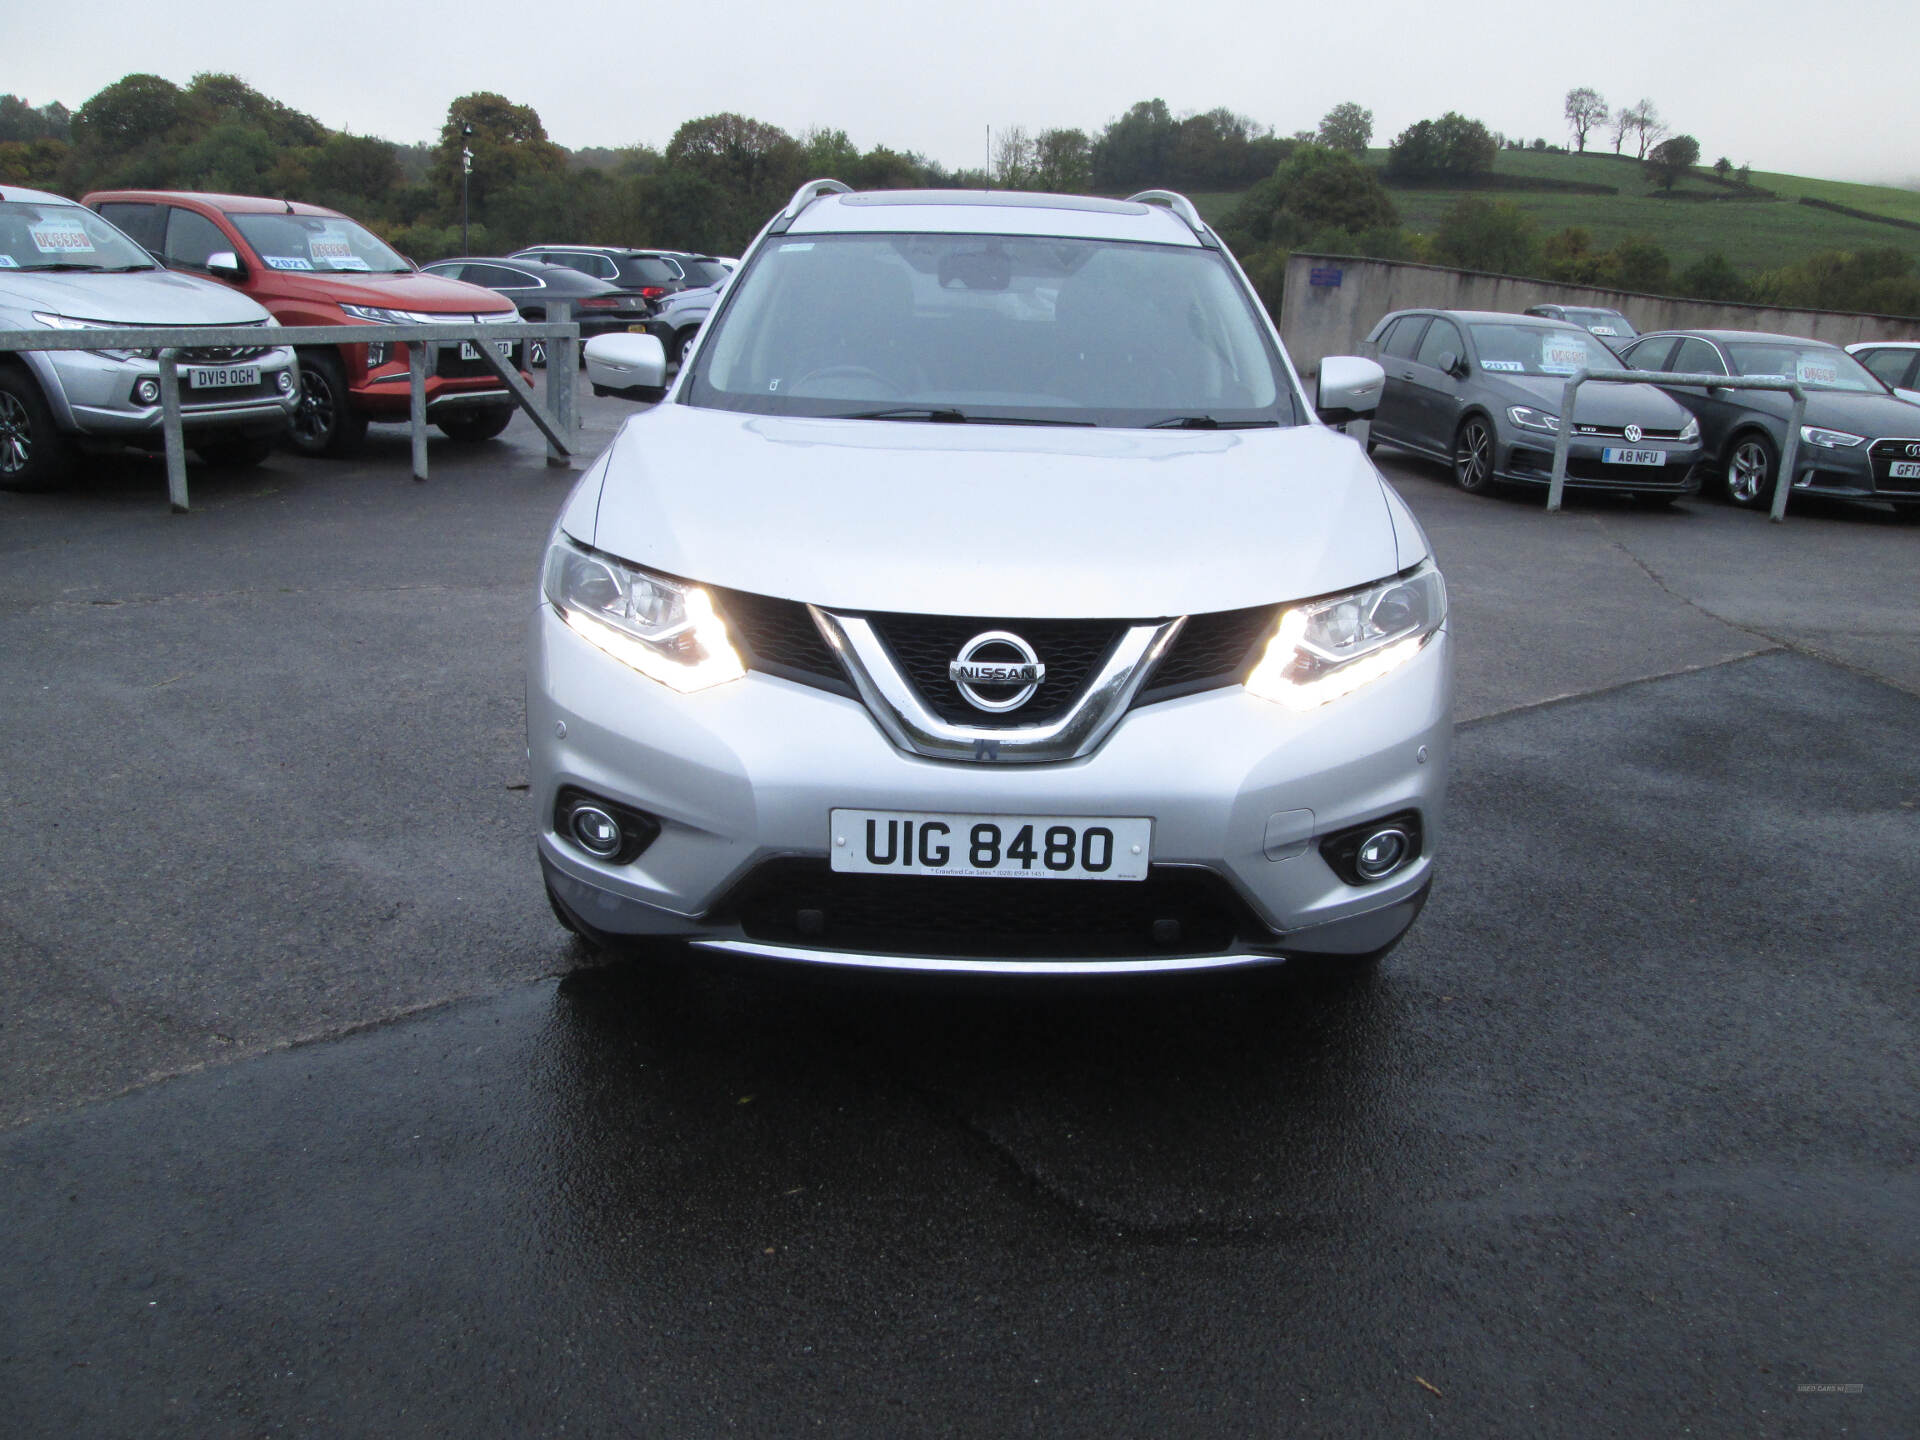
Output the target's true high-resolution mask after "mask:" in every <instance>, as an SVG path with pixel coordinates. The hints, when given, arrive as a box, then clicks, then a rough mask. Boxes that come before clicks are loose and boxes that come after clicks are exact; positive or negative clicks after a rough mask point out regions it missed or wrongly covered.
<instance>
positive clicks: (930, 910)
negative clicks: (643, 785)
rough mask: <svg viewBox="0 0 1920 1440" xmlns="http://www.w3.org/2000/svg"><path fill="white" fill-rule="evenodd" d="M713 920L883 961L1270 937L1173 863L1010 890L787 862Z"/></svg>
mask: <svg viewBox="0 0 1920 1440" xmlns="http://www.w3.org/2000/svg"><path fill="white" fill-rule="evenodd" d="M714 915H715V918H718V919H722V920H727V921H736V922H737V923H738V924H739V925H740V927H741V929H742V931H743V932H744V933H745V934H746V936H747V937H748V938H749V939H753V940H764V941H768V942H770V943H776V944H788V945H804V946H817V947H822V948H834V949H841V950H860V951H869V952H873V953H877V954H888V955H919V956H1004V957H1010V958H1046V957H1051V958H1058V959H1086V960H1096V959H1101V958H1105V957H1118V956H1137V955H1153V954H1166V955H1209V954H1215V953H1217V952H1219V951H1223V950H1226V949H1228V948H1230V947H1231V946H1232V945H1233V944H1234V942H1235V941H1236V940H1237V939H1240V938H1242V937H1243V936H1244V937H1248V938H1252V939H1254V940H1256V941H1260V940H1264V941H1265V942H1267V943H1271V942H1272V940H1273V938H1274V937H1273V935H1272V933H1271V932H1270V931H1268V930H1267V929H1266V928H1265V927H1264V926H1262V925H1261V924H1260V923H1259V921H1258V919H1257V918H1256V917H1255V916H1254V915H1253V913H1252V911H1251V910H1249V909H1248V907H1247V905H1246V902H1245V901H1243V900H1242V899H1240V897H1239V896H1238V895H1237V894H1235V892H1234V890H1233V888H1232V887H1231V886H1229V885H1228V884H1227V883H1226V881H1225V880H1223V879H1222V878H1221V877H1220V876H1219V875H1217V874H1215V873H1214V872H1213V871H1211V870H1204V869H1198V868H1192V867H1186V866H1172V865H1156V866H1154V867H1152V869H1150V870H1149V871H1148V873H1147V878H1146V879H1145V880H1139V881H1128V880H1114V881H1108V880H1012V879H998V878H977V877H967V876H944V875H848V874H841V873H838V872H836V871H834V870H833V869H832V868H831V867H830V866H829V865H828V863H827V862H826V861H825V860H816V859H803V858H797V857H795V858H786V859H780V860H769V861H766V862H765V863H763V864H761V865H760V866H758V867H757V868H756V869H755V870H753V871H752V872H751V873H750V874H749V875H748V876H747V877H746V878H745V879H744V880H743V881H741V882H740V884H739V885H737V886H736V887H735V888H734V890H733V891H732V892H731V893H730V894H729V895H728V897H727V898H726V899H725V900H724V901H723V902H722V903H721V905H720V906H719V907H718V908H717V909H716V911H715V912H714ZM1168 921H1170V922H1172V924H1171V925H1167V924H1164V923H1159V922H1168ZM1156 926H1157V928H1158V932H1159V933H1158V936H1157V937H1156Z"/></svg>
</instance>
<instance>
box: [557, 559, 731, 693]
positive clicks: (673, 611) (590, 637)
mask: <svg viewBox="0 0 1920 1440" xmlns="http://www.w3.org/2000/svg"><path fill="white" fill-rule="evenodd" d="M541 588H542V589H543V590H544V591H545V593H546V597H547V599H548V601H549V602H550V603H551V604H552V605H553V607H554V609H556V610H557V611H559V612H560V618H561V619H562V620H564V621H565V622H566V623H567V627H568V628H569V629H571V630H572V631H573V632H574V633H575V634H577V635H579V636H580V637H581V638H583V639H585V640H587V641H588V642H589V643H591V644H593V645H597V646H598V647H599V648H600V649H602V650H604V651H606V653H607V654H609V655H611V656H613V658H614V659H616V660H619V661H622V662H623V663H625V664H628V665H631V666H632V667H633V668H634V669H635V670H638V671H639V672H640V673H641V674H642V675H645V676H647V677H648V678H649V679H652V680H658V681H659V682H660V683H661V684H662V685H668V686H671V687H672V688H673V689H675V690H678V691H680V692H681V693H682V694H690V693H692V692H693V691H695V690H705V689H708V688H709V687H711V686H714V685H721V684H725V683H726V682H727V681H729V680H738V679H739V678H740V677H741V676H743V675H745V674H746V673H747V672H746V668H745V667H744V666H742V665H741V663H740V657H739V655H738V654H736V653H735V651H734V648H733V645H732V643H731V642H730V641H729V640H728V639H727V627H726V625H725V623H724V622H722V620H721V619H720V614H719V612H718V611H717V610H715V609H714V605H713V597H712V596H710V595H709V594H707V592H706V591H705V590H703V589H701V588H700V587H699V586H698V585H689V584H687V583H686V582H685V581H682V580H669V579H667V578H666V577H665V576H664V575H654V574H650V573H648V572H647V571H645V570H640V569H637V568H635V567H634V566H631V565H626V564H623V563H622V562H620V561H618V560H615V559H613V558H612V557H611V556H607V555H598V554H595V553H593V552H592V551H589V550H585V549H582V548H581V547H580V546H578V545H575V544H574V543H573V542H572V541H571V540H568V539H566V538H565V537H564V536H556V537H555V538H554V541H553V544H552V545H551V546H550V547H549V548H548V550H547V563H546V571H545V574H544V577H543V580H542V586H541Z"/></svg>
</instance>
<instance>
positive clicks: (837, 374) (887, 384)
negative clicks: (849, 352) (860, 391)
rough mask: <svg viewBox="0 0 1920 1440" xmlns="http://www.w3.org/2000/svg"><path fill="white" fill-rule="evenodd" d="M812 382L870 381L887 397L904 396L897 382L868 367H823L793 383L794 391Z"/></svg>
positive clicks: (902, 387) (811, 371)
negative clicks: (881, 389) (882, 389)
mask: <svg viewBox="0 0 1920 1440" xmlns="http://www.w3.org/2000/svg"><path fill="white" fill-rule="evenodd" d="M813 380H871V381H873V382H874V383H876V384H878V385H880V386H883V387H884V388H885V390H886V392H887V393H888V394H889V395H904V394H906V393H907V391H906V387H905V386H903V385H901V384H900V383H899V382H898V381H897V380H891V379H888V378H887V377H886V376H885V375H882V374H881V373H880V372H879V371H878V370H875V369H874V368H873V367H871V366H869V365H823V366H821V367H820V368H819V369H818V370H809V371H808V372H807V373H806V374H804V375H802V376H801V377H800V378H799V379H798V380H796V381H794V382H793V388H794V389H795V390H804V389H805V388H806V386H807V384H808V382H809V381H813Z"/></svg>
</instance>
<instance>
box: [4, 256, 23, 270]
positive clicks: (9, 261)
mask: <svg viewBox="0 0 1920 1440" xmlns="http://www.w3.org/2000/svg"><path fill="white" fill-rule="evenodd" d="M19 268H20V262H19V261H18V260H16V259H14V258H13V257H12V256H11V255H0V270H18V269H19Z"/></svg>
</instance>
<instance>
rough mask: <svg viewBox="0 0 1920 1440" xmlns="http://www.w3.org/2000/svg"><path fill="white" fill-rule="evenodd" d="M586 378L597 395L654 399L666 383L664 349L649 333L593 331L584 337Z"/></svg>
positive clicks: (665, 354)
mask: <svg viewBox="0 0 1920 1440" xmlns="http://www.w3.org/2000/svg"><path fill="white" fill-rule="evenodd" d="M584 349H585V353H586V357H587V379H588V381H589V382H590V383H591V384H592V385H593V393H594V394H596V395H622V396H625V397H626V398H627V399H629V400H655V399H658V398H659V396H660V392H661V390H662V389H663V388H664V387H665V385H666V383H667V351H666V347H665V346H664V345H662V344H661V343H660V341H659V339H658V338H657V337H655V336H652V335H634V334H631V333H629V334H625V335H621V334H614V335H596V336H594V337H593V338H592V339H591V340H589V341H587V343H586V345H585V347H584Z"/></svg>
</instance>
